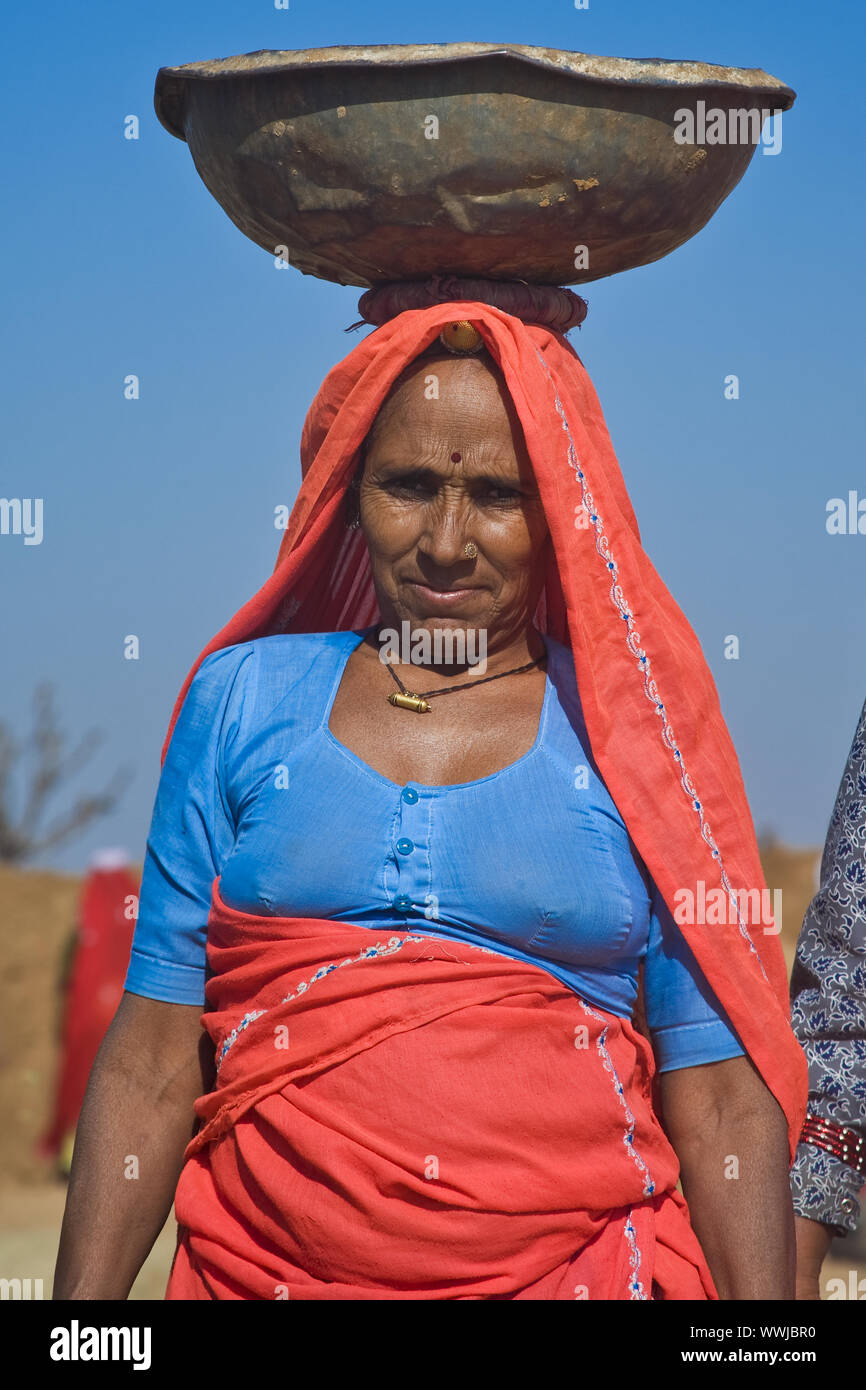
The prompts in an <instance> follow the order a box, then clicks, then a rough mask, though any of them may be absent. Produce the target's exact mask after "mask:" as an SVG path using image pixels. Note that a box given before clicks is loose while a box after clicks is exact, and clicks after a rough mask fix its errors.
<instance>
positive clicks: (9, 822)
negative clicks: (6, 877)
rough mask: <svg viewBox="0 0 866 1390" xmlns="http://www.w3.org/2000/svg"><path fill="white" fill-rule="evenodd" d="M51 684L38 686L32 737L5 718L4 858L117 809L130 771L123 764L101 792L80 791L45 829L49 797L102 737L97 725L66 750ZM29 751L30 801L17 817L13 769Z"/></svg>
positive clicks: (0, 734)
mask: <svg viewBox="0 0 866 1390" xmlns="http://www.w3.org/2000/svg"><path fill="white" fill-rule="evenodd" d="M65 743H66V738H65V735H64V734H63V733H62V732H61V730H60V727H59V724H58V720H57V712H56V708H55V700H54V691H53V688H52V686H51V685H49V684H43V685H40V686H38V687H37V689H36V691H35V692H34V697H33V728H32V732H31V733H30V735H29V737H28V738H27V739H26V740H18V739H16V738H15V737H14V736H13V735H12V733H11V732H10V730H9V728H8V725H6V724H3V723H0V861H5V862H7V863H20V862H21V861H23V860H25V859H31V858H32V857H33V856H34V855H36V854H40V853H42V851H44V850H46V849H52V848H54V847H56V846H57V845H59V844H61V843H63V842H65V841H66V840H68V839H70V838H71V837H72V836H73V835H76V834H78V832H79V831H81V830H83V829H84V828H85V826H87V825H89V824H90V823H91V822H92V821H94V820H96V819H98V818H99V817H100V816H104V815H107V814H108V813H109V812H110V811H112V810H113V809H114V807H115V806H116V805H117V802H118V800H119V798H120V795H121V793H122V790H123V787H124V785H125V783H126V782H127V781H128V778H129V776H130V775H131V774H130V770H129V769H120V770H119V771H118V772H116V773H115V774H114V777H113V778H112V779H111V781H110V782H109V784H108V786H107V787H105V788H104V790H103V791H101V792H99V793H97V794H95V795H94V794H91V795H88V796H79V797H78V798H77V800H76V801H75V802H74V804H73V805H72V807H71V808H70V809H69V810H68V811H66V812H64V813H61V814H60V815H59V816H56V817H55V819H54V820H53V821H52V822H51V823H50V824H49V825H48V826H47V827H46V828H45V829H44V830H42V831H41V832H40V830H39V826H40V824H41V823H42V821H43V819H44V816H45V814H46V810H47V806H48V802H49V801H50V800H51V799H52V798H53V797H54V796H55V795H56V794H57V793H58V792H60V791H61V790H62V789H63V788H65V787H66V786H67V785H68V783H69V782H70V780H71V779H72V778H73V777H74V776H76V775H77V773H78V772H80V771H81V769H82V768H83V767H85V766H86V765H87V763H88V762H89V761H90V759H91V758H92V757H93V754H94V753H95V751H96V749H97V748H98V747H99V746H100V745H101V743H102V735H101V734H100V733H99V732H98V731H97V730H95V729H93V730H91V731H90V732H89V733H87V734H85V735H84V736H83V738H81V739H80V740H79V742H78V743H77V745H76V746H75V747H74V748H72V749H71V750H69V751H68V752H66V751H65ZM22 757H25V758H26V760H27V761H29V762H30V763H32V765H33V771H32V773H31V776H30V779H29V782H28V783H27V786H26V790H25V792H24V807H23V810H22V812H21V814H20V815H19V816H18V817H17V818H16V817H15V816H14V814H13V810H12V773H13V770H14V768H15V766H16V764H17V763H19V762H20V761H21V760H22Z"/></svg>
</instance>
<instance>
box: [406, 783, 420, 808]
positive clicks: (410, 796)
mask: <svg viewBox="0 0 866 1390" xmlns="http://www.w3.org/2000/svg"><path fill="white" fill-rule="evenodd" d="M403 800H404V801H408V803H409V805H410V806H414V805H415V802H416V801H417V800H418V793H417V792H416V790H415V788H414V787H404V788H403Z"/></svg>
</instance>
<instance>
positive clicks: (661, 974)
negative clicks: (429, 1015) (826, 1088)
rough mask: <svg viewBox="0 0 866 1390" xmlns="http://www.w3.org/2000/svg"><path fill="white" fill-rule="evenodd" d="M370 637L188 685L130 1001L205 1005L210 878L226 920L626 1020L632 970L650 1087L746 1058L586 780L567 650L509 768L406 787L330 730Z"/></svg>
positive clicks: (153, 832)
mask: <svg viewBox="0 0 866 1390" xmlns="http://www.w3.org/2000/svg"><path fill="white" fill-rule="evenodd" d="M362 636H363V634H362V633H360V632H331V633H312V634H298V635H291V636H277V637H264V638H259V639H258V640H256V641H253V642H246V643H242V644H239V645H237V646H234V647H228V648H225V649H223V650H222V651H219V652H215V653H214V654H213V655H212V656H210V657H208V658H207V659H206V660H205V661H204V662H203V663H202V665H201V666H200V667H199V670H198V671H197V673H196V676H195V679H194V680H193V682H192V684H191V686H190V689H189V692H188V694H187V697H186V699H185V701H184V704H183V708H182V710H181V712H180V716H179V719H178V722H177V725H176V727H175V731H174V734H173V736H172V739H171V744H170V746H169V750H168V755H167V758H166V761H165V764H164V766H163V770H162V776H161V778H160V783H159V788H158V792H157V797H156V805H155V809H154V813H153V821H152V824H151V829H150V835H149V837H148V842H147V853H146V857H145V866H144V875H143V879H142V886H141V899H140V905H139V916H138V922H137V924H136V930H135V938H134V942H133V949H132V956H131V961H130V967H129V973H128V975H127V979H126V988H127V989H128V990H129V991H130V992H131V993H134V994H142V995H145V996H148V997H150V998H154V999H162V1000H167V1001H169V1002H174V1003H179V1004H203V1003H204V983H205V972H206V960H205V946H206V940H207V920H208V912H209V907H210V896H211V887H212V884H213V880H214V879H215V878H217V877H219V879H220V893H221V896H222V898H223V901H224V902H225V903H226V904H227V905H228V906H230V907H233V908H236V909H238V910H239V911H242V912H249V913H255V914H256V915H268V914H271V915H275V916H290V917H292V916H293V917H323V918H333V919H336V920H338V921H345V922H354V923H357V924H358V925H360V926H363V927H368V928H370V929H372V930H374V931H378V932H383V931H387V930H389V929H393V928H398V929H407V928H408V929H411V930H413V931H421V932H423V933H425V934H428V935H430V936H436V937H448V938H451V939H454V940H459V941H468V942H472V943H473V944H475V945H480V946H486V947H487V948H488V949H494V950H497V951H500V952H501V953H502V954H503V955H506V956H511V957H515V958H517V959H518V960H522V961H527V962H529V963H531V964H533V965H536V966H541V967H542V968H543V969H545V970H547V971H549V973H550V974H551V975H553V976H555V977H556V978H557V979H558V980H560V981H561V982H562V983H563V984H565V985H567V986H568V987H569V988H571V989H573V990H574V991H575V992H576V993H577V994H579V995H581V997H582V998H584V999H585V1000H586V1001H587V1002H588V1003H590V1004H596V1005H597V1006H599V1007H601V1008H603V1009H606V1010H609V1011H610V1012H612V1013H615V1014H618V1015H620V1016H622V1017H630V1016H631V1014H632V1009H633V1005H634V1002H635V999H636V996H637V976H638V967H639V964H640V961H641V960H642V959H644V960H645V1002H646V1012H647V1021H648V1023H649V1026H650V1030H651V1033H652V1037H653V1044H654V1048H655V1053H656V1058H657V1062H658V1065H659V1068H660V1070H662V1071H665V1070H674V1069H676V1068H678V1067H688V1066H695V1065H698V1064H699V1063H704V1062H712V1061H719V1060H722V1059H724V1058H728V1057H734V1056H739V1055H741V1054H742V1052H743V1048H742V1047H741V1045H740V1042H739V1039H738V1038H737V1035H736V1033H735V1032H734V1031H733V1028H732V1026H731V1024H730V1021H729V1020H728V1019H727V1017H726V1015H725V1014H724V1012H723V1011H722V1009H721V1006H720V1005H719V1003H718V1001H717V1000H716V999H715V997H714V995H713V993H712V991H711V990H710V988H709V985H708V984H707V982H706V980H705V978H704V977H703V975H702V973H701V971H700V968H699V967H698V964H697V962H696V960H695V958H694V956H693V954H692V952H691V951H690V949H689V947H688V946H687V944H686V942H685V940H684V938H683V936H682V933H681V932H680V930H679V928H678V927H677V925H676V923H675V922H674V920H673V917H672V916H671V914H670V912H669V910H668V908H667V907H666V905H665V904H664V902H663V901H662V899H661V897H660V895H659V894H658V892H657V890H656V888H655V885H654V883H653V882H652V879H651V877H650V875H649V873H648V871H647V869H646V867H645V866H644V864H643V862H642V861H641V859H640V857H639V855H638V853H637V850H636V849H635V847H634V845H633V844H632V841H631V839H630V837H629V834H628V832H627V830H626V827H625V824H624V822H623V820H622V817H621V816H620V814H619V811H618V810H617V808H616V806H615V805H614V803H613V801H612V799H611V797H610V795H609V793H608V791H607V788H606V787H605V785H604V783H603V782H602V780H601V777H600V776H599V773H598V770H597V769H596V767H595V765H594V763H593V760H592V756H591V754H590V751H589V740H588V737H587V734H586V729H585V726H584V721H583V717H582V712H581V707H580V701H579V697H578V691H577V683H576V680H575V674H574V663H573V660H572V657H571V653H570V652H569V650H568V649H567V648H566V647H564V646H563V645H562V644H561V643H558V642H555V641H554V640H553V639H552V638H550V637H546V638H545V642H546V646H547V656H548V661H547V676H546V682H545V693H544V701H543V705H542V711H541V718H540V720H539V727H538V734H537V737H536V740H535V743H534V744H533V745H532V747H531V748H530V749H529V751H528V752H527V753H525V754H524V755H523V756H522V757H521V758H518V759H517V761H516V762H513V763H511V764H509V766H507V767H504V768H502V769H501V771H499V772H495V773H492V774H491V775H490V776H489V777H481V778H478V779H476V780H475V781H473V782H460V783H456V784H454V785H450V786H426V785H424V784H423V783H420V782H414V781H413V782H409V783H407V784H406V785H405V786H398V785H397V784H396V783H395V782H392V781H390V780H389V779H388V778H387V777H383V776H381V775H380V774H379V773H377V772H375V771H374V770H373V769H372V768H371V767H370V766H369V765H368V764H367V763H365V762H362V760H361V759H360V758H358V757H356V755H355V754H354V753H352V752H351V751H350V750H349V749H348V748H346V747H345V746H344V745H343V744H342V743H340V742H339V740H338V739H336V738H335V737H334V735H333V734H332V733H331V731H330V729H329V727H328V720H329V717H330V713H331V707H332V705H333V702H334V698H335V696H336V693H337V688H338V686H339V684H340V680H341V678H342V675H343V671H344V669H345V666H346V663H347V661H348V659H349V656H350V654H351V652H352V651H353V649H354V648H355V647H356V646H357V645H358V643H359V641H360V640H361V638H362ZM383 713H384V711H383ZM408 717H410V716H407V718H408Z"/></svg>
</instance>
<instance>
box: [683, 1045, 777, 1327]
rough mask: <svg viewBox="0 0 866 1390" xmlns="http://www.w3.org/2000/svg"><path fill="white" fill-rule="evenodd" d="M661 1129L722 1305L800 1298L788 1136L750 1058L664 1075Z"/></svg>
mask: <svg viewBox="0 0 866 1390" xmlns="http://www.w3.org/2000/svg"><path fill="white" fill-rule="evenodd" d="M660 1091H661V1099H662V1117H661V1118H662V1122H663V1124H664V1128H665V1130H666V1132H667V1135H668V1137H669V1139H670V1141H671V1143H672V1145H673V1147H674V1149H675V1151H676V1154H677V1157H678V1159H679V1161H680V1169H681V1180H682V1187H683V1195H684V1196H685V1199H686V1201H687V1202H688V1205H689V1213H690V1216H691V1222H692V1227H693V1229H694V1231H695V1234H696V1236H697V1237H698V1240H699V1241H700V1244H701V1248H702V1250H703V1252H704V1255H705V1257H706V1261H707V1264H708V1265H709V1267H710V1273H711V1274H712V1276H713V1281H714V1283H715V1285H716V1289H717V1291H718V1294H719V1297H720V1298H722V1299H784V1300H788V1299H793V1298H794V1271H795V1244H794V1213H793V1207H792V1203H791V1191H790V1186H789V1182H788V1127H787V1122H786V1119H785V1116H784V1114H783V1112H782V1109H781V1107H780V1106H779V1104H778V1103H777V1101H776V1100H775V1098H774V1096H773V1095H772V1094H771V1093H770V1091H769V1090H768V1089H767V1087H766V1085H765V1084H764V1082H763V1080H762V1079H761V1077H760V1075H759V1074H758V1072H757V1070H756V1069H755V1067H754V1065H753V1064H752V1062H751V1061H750V1060H749V1058H748V1057H745V1056H743V1057H732V1058H730V1059H728V1060H727V1061H721V1062H710V1063H707V1064H705V1065H703V1066H697V1067H681V1068H678V1069H677V1070H675V1071H667V1072H663V1073H662V1075H661V1078H660Z"/></svg>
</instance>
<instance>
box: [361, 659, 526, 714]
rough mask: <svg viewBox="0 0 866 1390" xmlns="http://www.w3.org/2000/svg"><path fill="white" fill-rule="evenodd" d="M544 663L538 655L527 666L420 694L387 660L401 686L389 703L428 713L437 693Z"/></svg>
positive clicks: (447, 693)
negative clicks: (408, 688)
mask: <svg viewBox="0 0 866 1390" xmlns="http://www.w3.org/2000/svg"><path fill="white" fill-rule="evenodd" d="M543 663H544V657H543V656H538V657H536V659H535V660H534V661H527V663H526V665H525V666H515V667H513V668H512V669H511V670H510V671H499V672H498V673H497V674H496V675H495V676H481V677H480V678H479V679H478V680H477V681H463V683H462V684H461V685H446V686H444V687H443V689H441V690H424V691H422V692H421V693H420V694H418V693H416V691H414V690H407V689H406V687H405V685H404V684H403V682H402V681H401V679H400V677H399V676H398V675H397V672H396V671H395V670H394V667H393V666H392V665H391V663H390V662H386V663H385V664H386V665H387V667H388V670H389V671H390V672H391V675H392V676H393V677H394V680H395V681H396V682H397V685H398V686H399V687H400V688H399V690H394V691H392V692H391V694H390V695H388V696H387V700H388V704H389V705H394V706H395V708H396V709H411V710H414V712H415V714H428V713H429V711H430V705H429V703H428V701H430V700H432V699H433V697H434V696H435V695H454V694H456V692H457V691H458V690H469V689H471V687H472V686H473V685H486V684H487V682H488V681H499V680H502V678H503V676H519V675H520V674H521V673H522V672H523V671H531V670H533V668H534V667H536V666H541V665H542V664H543Z"/></svg>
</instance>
